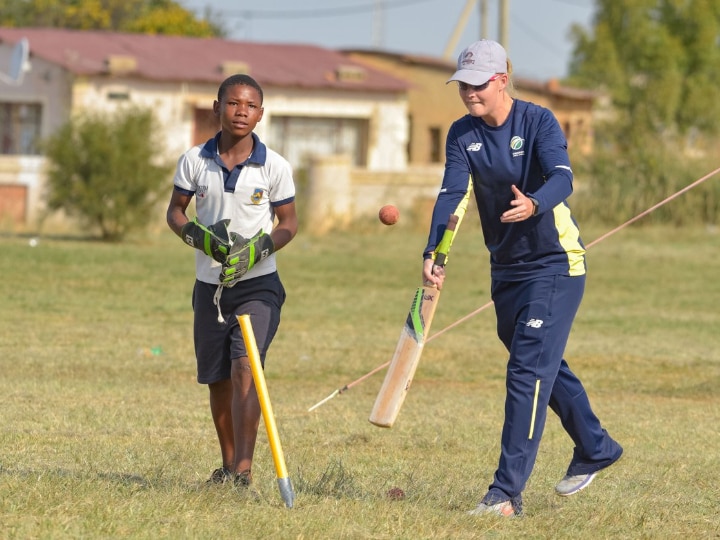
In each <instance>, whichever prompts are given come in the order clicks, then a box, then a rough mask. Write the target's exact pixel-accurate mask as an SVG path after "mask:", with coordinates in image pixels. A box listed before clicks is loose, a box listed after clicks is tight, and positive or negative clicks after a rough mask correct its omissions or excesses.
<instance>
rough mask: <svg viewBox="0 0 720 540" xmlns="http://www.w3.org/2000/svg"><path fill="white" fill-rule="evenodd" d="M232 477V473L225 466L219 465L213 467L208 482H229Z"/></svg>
mask: <svg viewBox="0 0 720 540" xmlns="http://www.w3.org/2000/svg"><path fill="white" fill-rule="evenodd" d="M232 477H233V473H232V472H231V471H230V469H228V468H227V467H220V468H219V469H215V470H214V471H213V472H212V474H211V475H210V478H208V481H207V483H208V484H225V483H227V482H229V481H230V480H231V479H232Z"/></svg>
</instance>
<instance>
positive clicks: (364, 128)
mask: <svg viewBox="0 0 720 540" xmlns="http://www.w3.org/2000/svg"><path fill="white" fill-rule="evenodd" d="M367 134H368V122H367V120H362V119H355V118H308V117H302V116H272V117H271V120H270V137H269V138H268V146H270V147H271V148H272V149H273V150H275V151H277V152H279V153H280V154H282V155H283V156H284V157H285V158H286V159H287V160H288V161H290V163H292V164H293V166H296V167H306V166H307V165H308V162H309V158H310V156H312V155H313V154H319V155H332V154H348V155H350V157H351V160H352V164H353V165H355V166H356V167H364V166H365V165H366V163H367V138H368V135H367Z"/></svg>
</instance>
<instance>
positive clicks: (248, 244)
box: [220, 229, 275, 287]
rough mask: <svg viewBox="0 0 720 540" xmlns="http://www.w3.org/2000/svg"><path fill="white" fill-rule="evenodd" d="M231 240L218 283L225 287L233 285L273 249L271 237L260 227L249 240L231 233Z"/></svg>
mask: <svg viewBox="0 0 720 540" xmlns="http://www.w3.org/2000/svg"><path fill="white" fill-rule="evenodd" d="M231 242H232V245H231V246H230V253H228V256H227V259H226V260H225V262H224V263H223V266H222V270H221V271H220V283H221V284H222V285H223V286H225V287H232V286H233V285H235V284H236V283H237V282H238V281H240V278H242V277H243V276H244V275H245V274H247V273H248V271H249V270H250V269H251V268H252V267H253V266H255V265H256V264H257V263H259V262H260V261H262V260H263V259H267V258H268V257H269V256H270V254H271V253H273V252H274V251H275V244H274V243H273V241H272V238H270V235H269V234H267V233H264V232H263V231H262V229H260V230H259V231H258V232H257V233H256V234H255V236H253V237H252V238H250V239H249V240H248V239H247V238H245V237H243V236H240V235H239V234H237V233H232V234H231Z"/></svg>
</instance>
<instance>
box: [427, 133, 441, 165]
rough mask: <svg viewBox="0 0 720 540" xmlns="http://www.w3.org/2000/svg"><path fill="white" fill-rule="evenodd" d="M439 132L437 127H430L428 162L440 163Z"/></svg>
mask: <svg viewBox="0 0 720 540" xmlns="http://www.w3.org/2000/svg"><path fill="white" fill-rule="evenodd" d="M441 141H442V138H441V133H440V128H439V127H431V128H430V163H440V161H442V158H441V152H440V149H441Z"/></svg>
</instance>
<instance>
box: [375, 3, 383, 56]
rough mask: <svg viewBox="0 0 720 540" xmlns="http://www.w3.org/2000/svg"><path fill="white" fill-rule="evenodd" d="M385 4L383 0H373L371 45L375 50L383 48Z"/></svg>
mask: <svg viewBox="0 0 720 540" xmlns="http://www.w3.org/2000/svg"><path fill="white" fill-rule="evenodd" d="M384 10H385V6H384V0H375V7H374V9H373V40H372V41H373V47H374V48H375V49H377V50H380V49H382V48H383V44H384V43H383V41H384V39H383V38H384V34H385V29H384V26H385V24H384V23H385V11H384Z"/></svg>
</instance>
